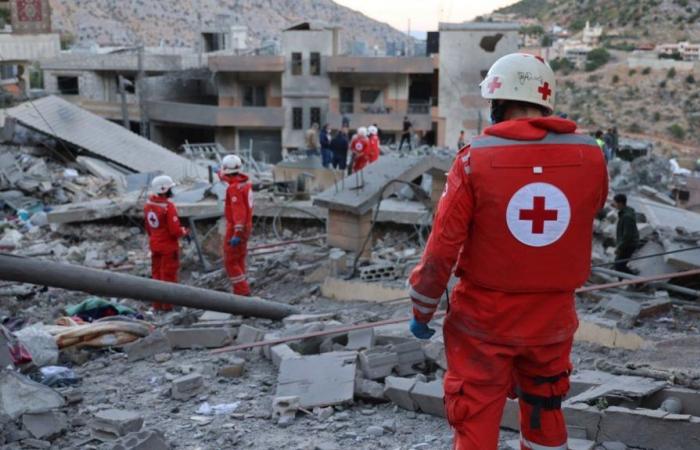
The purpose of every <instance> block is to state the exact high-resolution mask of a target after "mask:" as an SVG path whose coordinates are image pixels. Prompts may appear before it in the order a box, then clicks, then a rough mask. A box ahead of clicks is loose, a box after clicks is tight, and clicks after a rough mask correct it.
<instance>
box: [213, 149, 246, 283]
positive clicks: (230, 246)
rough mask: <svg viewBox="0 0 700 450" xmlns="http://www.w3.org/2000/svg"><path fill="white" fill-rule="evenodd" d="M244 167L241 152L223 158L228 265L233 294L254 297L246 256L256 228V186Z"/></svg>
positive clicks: (225, 247)
mask: <svg viewBox="0 0 700 450" xmlns="http://www.w3.org/2000/svg"><path fill="white" fill-rule="evenodd" d="M241 166H242V162H241V158H239V157H238V156H237V155H227V156H225V157H224V159H223V160H222V161H221V174H220V178H221V180H222V181H224V182H226V183H228V188H227V189H226V204H225V206H224V216H225V217H226V236H225V237H224V266H225V267H226V273H227V274H228V276H229V279H230V280H231V286H232V290H233V293H234V294H236V295H243V296H250V287H249V286H248V279H247V276H246V261H245V259H246V255H247V253H248V239H250V233H251V232H252V230H253V185H252V183H251V182H250V180H249V179H248V176H247V175H245V174H244V173H241Z"/></svg>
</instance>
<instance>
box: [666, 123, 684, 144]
mask: <svg viewBox="0 0 700 450" xmlns="http://www.w3.org/2000/svg"><path fill="white" fill-rule="evenodd" d="M666 131H668V134H670V135H671V137H673V138H675V139H678V140H680V141H682V140H683V138H685V129H684V128H683V127H682V126H680V125H678V124H677V123H674V124H673V125H671V126H670V127H668V128H667V129H666Z"/></svg>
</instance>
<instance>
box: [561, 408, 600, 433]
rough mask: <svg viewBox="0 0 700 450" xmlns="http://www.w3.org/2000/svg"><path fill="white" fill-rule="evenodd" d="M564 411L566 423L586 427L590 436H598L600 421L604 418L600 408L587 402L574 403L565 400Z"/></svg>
mask: <svg viewBox="0 0 700 450" xmlns="http://www.w3.org/2000/svg"><path fill="white" fill-rule="evenodd" d="M562 411H563V412H564V418H565V419H566V423H568V424H570V425H576V426H577V427H581V428H585V429H586V435H588V436H597V433H598V427H599V426H600V421H601V420H602V419H603V414H602V413H601V412H600V411H599V410H598V408H596V407H594V406H589V405H587V404H585V403H576V404H573V405H572V404H568V403H566V402H564V404H563V405H562Z"/></svg>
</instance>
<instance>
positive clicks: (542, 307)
mask: <svg viewBox="0 0 700 450" xmlns="http://www.w3.org/2000/svg"><path fill="white" fill-rule="evenodd" d="M523 74H527V76H523ZM555 83H556V81H555V78H554V73H553V72H552V69H551V68H550V67H549V65H547V64H546V63H545V62H544V60H542V58H538V57H536V56H533V55H529V54H522V53H514V54H510V55H506V56H504V57H502V58H500V59H499V60H498V61H496V62H495V63H494V64H493V66H492V67H491V69H490V70H489V72H488V74H487V76H486V78H485V79H484V81H483V82H482V83H481V95H482V97H484V98H486V99H489V100H490V102H491V119H492V121H493V123H494V125H493V126H491V127H489V128H487V129H486V130H485V131H484V133H485V134H484V135H481V136H478V137H476V138H474V139H473V140H472V141H471V143H470V144H469V145H468V146H466V147H464V148H463V149H462V150H461V151H460V152H459V153H458V154H457V158H456V159H455V162H454V164H453V166H452V169H451V171H450V173H449V175H448V179H447V182H446V184H445V189H444V192H443V194H442V198H441V200H440V203H439V205H438V208H437V212H436V215H435V218H434V221H433V230H432V233H431V235H430V238H429V240H428V243H427V245H426V248H425V251H424V253H423V257H422V259H421V262H420V263H419V265H418V266H417V267H416V268H415V269H414V271H413V272H412V274H411V276H410V279H409V284H410V296H411V299H412V303H413V316H414V319H413V320H412V321H411V323H410V326H409V328H410V330H411V332H412V333H413V334H414V335H415V336H416V337H417V338H419V339H429V338H430V337H431V336H432V335H433V333H434V332H435V331H434V330H433V329H431V328H430V327H429V326H428V323H429V322H430V320H431V318H432V317H433V314H434V313H435V311H436V310H437V308H438V305H439V303H440V299H441V298H442V296H443V295H444V294H445V293H446V288H447V282H448V280H449V279H450V277H451V275H452V272H453V269H455V270H454V275H455V276H456V277H458V278H459V283H458V284H457V285H456V287H455V288H454V289H453V291H452V293H451V296H450V298H449V309H448V313H447V316H446V318H445V322H444V326H443V335H444V340H445V353H446V357H447V365H448V369H447V372H446V374H445V378H444V390H445V410H446V414H447V419H448V421H449V423H450V424H451V425H452V427H453V429H454V448H455V449H457V450H467V449H468V450H472V449H479V450H496V448H497V447H498V436H499V425H500V423H501V416H502V414H503V408H504V404H505V401H506V397H508V396H512V397H515V396H516V395H517V396H518V397H519V404H520V420H521V423H520V426H521V438H520V442H521V444H520V445H521V449H529V450H540V449H545V448H546V449H548V450H566V448H567V431H566V425H565V423H564V417H563V414H562V411H561V401H562V398H563V397H564V395H566V393H567V391H568V390H569V374H570V373H571V370H572V365H571V362H570V353H571V346H572V343H573V335H574V332H575V331H576V328H577V326H578V319H577V316H576V308H575V300H574V291H575V289H576V288H577V287H579V286H581V285H582V284H583V283H584V282H585V281H586V279H587V278H588V276H589V274H590V265H591V246H592V242H591V241H592V237H591V230H592V227H593V220H594V218H595V215H596V213H597V212H598V211H599V210H600V209H601V208H602V207H603V206H604V205H605V201H606V198H607V195H608V175H607V169H606V165H605V160H604V158H603V155H602V153H601V151H600V149H599V147H598V146H597V144H596V142H595V141H594V140H593V139H592V138H590V137H589V136H585V135H581V134H578V133H576V132H575V131H576V124H575V123H574V122H572V121H569V120H565V119H561V118H559V117H555V116H552V111H553V109H554V90H555Z"/></svg>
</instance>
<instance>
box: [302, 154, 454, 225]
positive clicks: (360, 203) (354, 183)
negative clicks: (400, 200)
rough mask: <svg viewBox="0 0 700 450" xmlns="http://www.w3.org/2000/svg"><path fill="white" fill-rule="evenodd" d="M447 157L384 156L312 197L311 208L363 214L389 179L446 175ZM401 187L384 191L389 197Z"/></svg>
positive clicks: (374, 203) (392, 186)
mask: <svg viewBox="0 0 700 450" xmlns="http://www.w3.org/2000/svg"><path fill="white" fill-rule="evenodd" d="M452 159H453V158H452V157H447V156H437V155H428V156H408V157H403V158H399V157H396V156H383V157H381V158H380V159H379V160H378V161H377V162H375V163H373V164H370V165H369V166H367V167H366V168H365V169H363V170H362V173H360V174H352V175H350V176H348V177H346V178H344V179H343V180H341V181H339V182H338V183H336V184H335V185H334V186H333V187H331V188H329V189H327V190H325V191H324V192H322V193H321V194H319V195H318V196H316V197H315V198H314V205H316V206H321V207H324V208H330V209H336V210H342V211H347V212H351V213H353V214H364V213H366V212H367V211H369V210H371V209H372V208H374V206H375V205H376V204H377V202H378V201H379V200H380V194H381V193H382V189H383V188H384V186H385V185H386V184H387V183H388V182H389V181H391V180H396V179H398V180H402V181H409V182H410V181H413V180H415V179H416V178H418V177H419V176H421V175H423V174H424V173H426V172H433V171H437V172H447V171H448V170H450V166H451V164H452ZM402 187H403V185H402V184H400V183H392V184H391V185H389V186H388V187H387V188H386V189H385V190H384V197H385V198H386V197H388V196H389V195H391V194H393V193H394V192H396V191H398V190H399V189H401V188H402Z"/></svg>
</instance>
